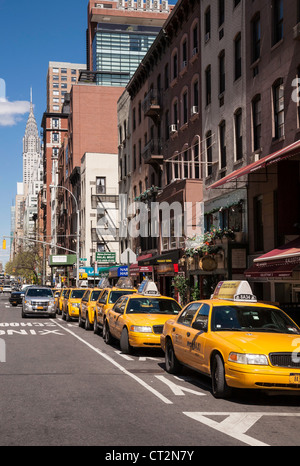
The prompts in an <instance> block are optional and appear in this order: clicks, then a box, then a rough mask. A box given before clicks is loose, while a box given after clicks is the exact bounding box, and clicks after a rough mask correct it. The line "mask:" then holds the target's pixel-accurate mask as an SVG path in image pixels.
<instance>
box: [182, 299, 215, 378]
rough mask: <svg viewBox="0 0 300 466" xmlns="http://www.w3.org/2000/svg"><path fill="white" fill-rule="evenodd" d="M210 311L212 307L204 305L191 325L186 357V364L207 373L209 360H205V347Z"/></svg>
mask: <svg viewBox="0 0 300 466" xmlns="http://www.w3.org/2000/svg"><path fill="white" fill-rule="evenodd" d="M200 304H201V303H200ZM209 311H210V305H209V304H207V303H203V304H202V305H201V307H200V308H199V311H198V312H197V314H196V317H195V318H194V320H193V322H192V323H191V326H190V329H189V339H188V340H187V345H188V350H187V355H186V357H187V360H186V363H187V364H188V365H189V366H191V367H194V368H195V369H199V370H201V371H205V372H206V368H205V366H206V363H205V359H207V358H205V349H206V348H205V346H206V339H207V326H208V316H209Z"/></svg>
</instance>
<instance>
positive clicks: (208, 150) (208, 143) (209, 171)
mask: <svg viewBox="0 0 300 466" xmlns="http://www.w3.org/2000/svg"><path fill="white" fill-rule="evenodd" d="M206 162H207V170H206V173H207V176H210V175H211V174H212V136H211V131H208V132H207V133H206Z"/></svg>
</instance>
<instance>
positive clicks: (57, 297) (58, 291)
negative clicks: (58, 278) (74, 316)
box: [53, 289, 63, 312]
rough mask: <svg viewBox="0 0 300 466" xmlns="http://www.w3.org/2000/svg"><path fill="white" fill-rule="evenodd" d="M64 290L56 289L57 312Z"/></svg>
mask: <svg viewBox="0 0 300 466" xmlns="http://www.w3.org/2000/svg"><path fill="white" fill-rule="evenodd" d="M62 291H63V290H61V289H57V290H54V293H53V294H54V301H55V309H56V312H58V307H59V298H60V296H61V294H62Z"/></svg>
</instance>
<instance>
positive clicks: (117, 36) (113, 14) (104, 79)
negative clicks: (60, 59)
mask: <svg viewBox="0 0 300 466" xmlns="http://www.w3.org/2000/svg"><path fill="white" fill-rule="evenodd" d="M170 9H171V8H170V7H169V5H168V1H166V0H165V1H162V3H161V4H160V1H159V0H157V1H155V2H154V3H152V0H151V1H149V0H147V1H146V3H144V1H143V0H139V1H137V2H134V1H132V0H128V1H127V2H126V3H125V0H118V2H115V1H111V2H110V1H103V2H101V3H99V2H96V1H95V0H91V1H90V2H89V6H88V32H87V65H88V70H89V71H94V72H97V74H96V82H97V84H100V85H102V86H123V87H125V86H126V84H127V83H128V81H129V79H130V78H131V76H132V75H133V74H134V72H135V70H136V69H137V67H138V66H139V63H140V61H141V60H142V58H143V57H144V55H145V53H146V52H147V51H148V49H149V48H150V46H151V45H152V43H153V41H154V39H155V37H156V36H157V34H158V32H159V31H160V29H161V28H162V26H163V24H164V22H165V20H166V19H167V17H168V15H169V11H170Z"/></svg>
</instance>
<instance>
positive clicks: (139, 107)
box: [138, 102, 142, 124]
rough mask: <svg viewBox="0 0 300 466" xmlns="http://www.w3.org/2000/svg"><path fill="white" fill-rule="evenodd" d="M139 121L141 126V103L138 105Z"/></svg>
mask: <svg viewBox="0 0 300 466" xmlns="http://www.w3.org/2000/svg"><path fill="white" fill-rule="evenodd" d="M138 119H139V124H140V123H141V121H142V103H141V102H139V104H138Z"/></svg>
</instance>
